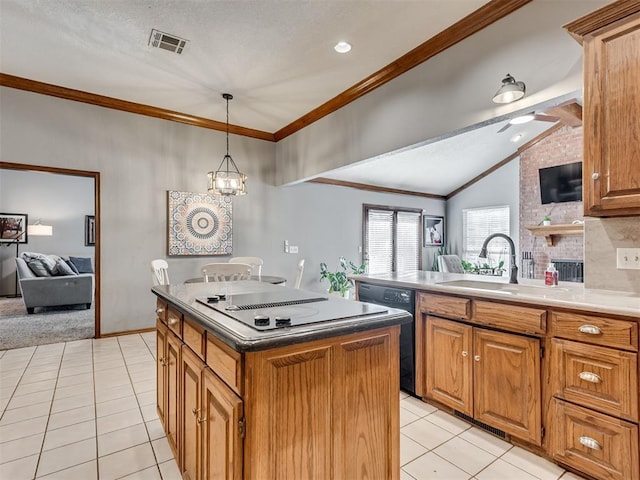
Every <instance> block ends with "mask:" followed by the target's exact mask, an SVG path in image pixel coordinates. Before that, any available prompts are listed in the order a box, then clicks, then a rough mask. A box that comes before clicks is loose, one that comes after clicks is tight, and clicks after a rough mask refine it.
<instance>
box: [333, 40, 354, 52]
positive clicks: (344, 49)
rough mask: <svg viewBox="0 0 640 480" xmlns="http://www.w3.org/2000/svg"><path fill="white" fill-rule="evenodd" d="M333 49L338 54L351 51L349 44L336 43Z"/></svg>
mask: <svg viewBox="0 0 640 480" xmlns="http://www.w3.org/2000/svg"><path fill="white" fill-rule="evenodd" d="M333 49H334V50H335V51H336V52H338V53H347V52H349V51H350V50H351V44H349V43H348V42H338V43H336V46H335V47H333Z"/></svg>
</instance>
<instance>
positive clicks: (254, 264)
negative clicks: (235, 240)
mask: <svg viewBox="0 0 640 480" xmlns="http://www.w3.org/2000/svg"><path fill="white" fill-rule="evenodd" d="M229 263H245V264H247V265H250V266H251V271H252V272H253V274H254V275H258V276H261V275H262V264H263V263H264V261H263V260H262V259H261V258H260V257H233V258H230V259H229Z"/></svg>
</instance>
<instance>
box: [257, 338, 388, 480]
mask: <svg viewBox="0 0 640 480" xmlns="http://www.w3.org/2000/svg"><path fill="white" fill-rule="evenodd" d="M399 335H400V328H399V327H390V328H388V329H384V330H376V331H371V332H365V333H360V334H353V335H349V336H344V337H337V338H335V339H328V340H323V341H318V342H310V343H307V344H304V345H294V346H290V347H282V348H277V349H273V350H268V351H264V352H255V353H248V354H247V355H246V367H247V375H248V381H249V384H248V387H247V389H246V391H247V392H251V394H250V396H251V398H249V395H247V396H246V397H245V408H246V412H245V413H246V417H247V437H246V439H245V452H244V453H245V478H248V479H260V480H268V479H273V480H276V479H284V478H295V479H296V480H305V479H309V480H312V479H319V478H322V479H335V480H338V479H343V480H350V479H356V478H374V479H378V478H380V479H382V478H384V479H390V480H397V479H398V478H399V475H400V459H399V450H400V449H399V442H400V438H399V436H400V434H399V430H400V425H399V423H400V420H399V395H398V391H399V383H400V380H399V368H398V365H399V356H398V343H399ZM256 399H260V400H259V401H257V400H256ZM295 439H304V441H295Z"/></svg>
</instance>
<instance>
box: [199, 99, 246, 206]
mask: <svg viewBox="0 0 640 480" xmlns="http://www.w3.org/2000/svg"><path fill="white" fill-rule="evenodd" d="M222 98H224V99H225V100H226V101H227V154H226V155H225V156H224V157H223V158H222V162H220V166H219V167H218V169H217V170H216V171H215V172H209V173H208V177H209V193H213V194H215V195H225V196H231V195H245V194H246V193H247V185H246V181H247V176H246V175H245V174H244V173H240V170H238V167H237V166H236V162H234V161H233V158H231V155H229V100H233V95H231V94H230V93H223V94H222Z"/></svg>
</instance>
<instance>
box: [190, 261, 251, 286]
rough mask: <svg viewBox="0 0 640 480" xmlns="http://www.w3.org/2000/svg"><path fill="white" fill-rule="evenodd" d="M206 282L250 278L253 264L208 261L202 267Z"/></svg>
mask: <svg viewBox="0 0 640 480" xmlns="http://www.w3.org/2000/svg"><path fill="white" fill-rule="evenodd" d="M202 275H203V277H204V281H205V282H226V281H231V280H250V279H251V265H247V264H246V263H208V264H207V265H205V266H204V267H202Z"/></svg>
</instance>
